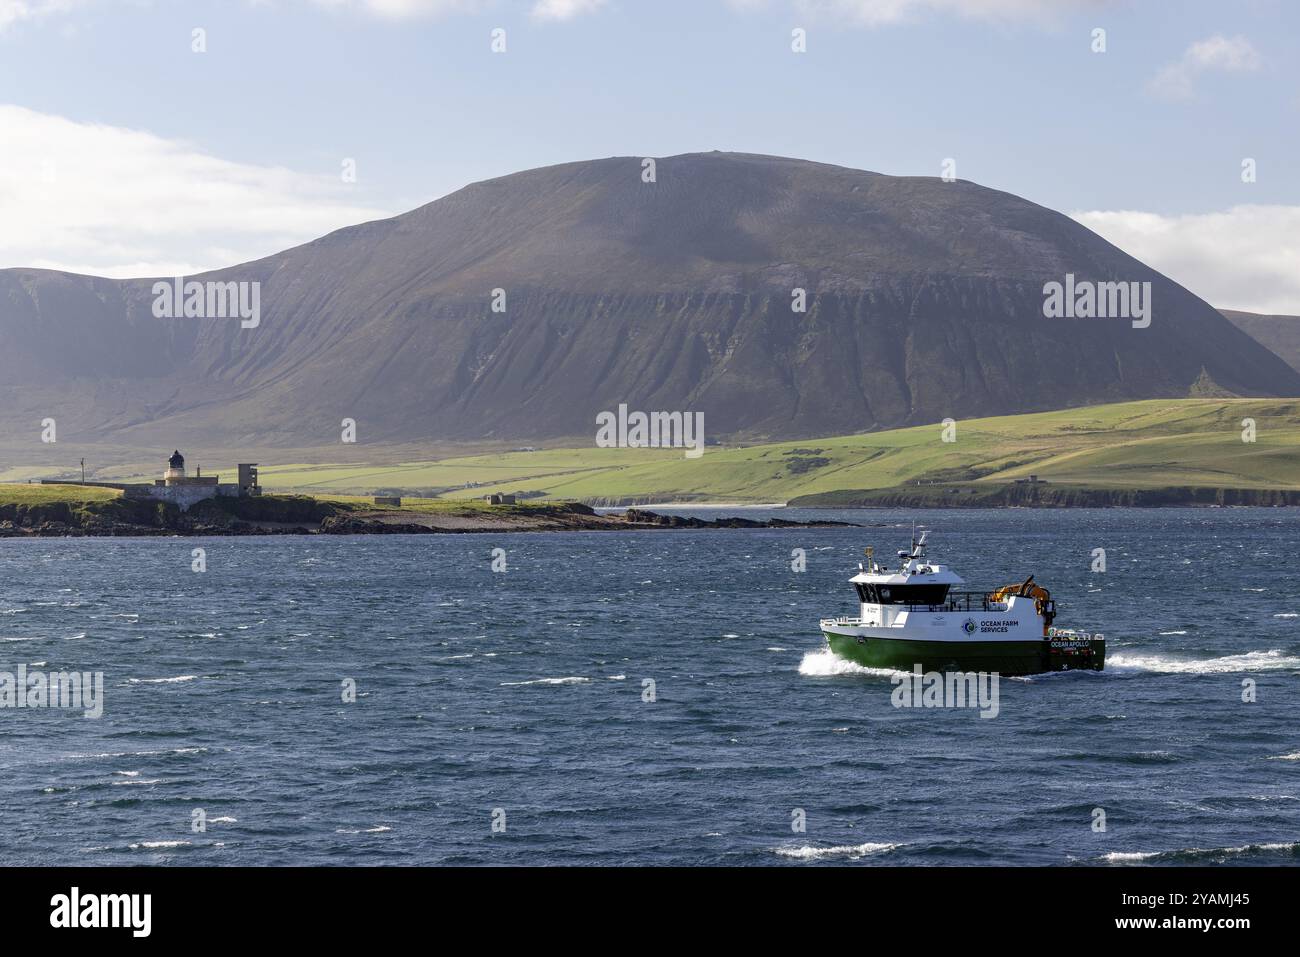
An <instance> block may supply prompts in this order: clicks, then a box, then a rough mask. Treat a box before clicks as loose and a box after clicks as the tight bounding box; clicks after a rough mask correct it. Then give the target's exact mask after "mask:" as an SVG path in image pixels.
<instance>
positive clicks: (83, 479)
mask: <svg viewBox="0 0 1300 957" xmlns="http://www.w3.org/2000/svg"><path fill="white" fill-rule="evenodd" d="M81 484H82V485H85V484H86V460H85V459H82V460H81Z"/></svg>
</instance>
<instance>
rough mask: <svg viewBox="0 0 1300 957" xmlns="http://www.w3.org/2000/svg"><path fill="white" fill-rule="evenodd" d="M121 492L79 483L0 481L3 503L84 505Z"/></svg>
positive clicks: (0, 497)
mask: <svg viewBox="0 0 1300 957" xmlns="http://www.w3.org/2000/svg"><path fill="white" fill-rule="evenodd" d="M121 494H122V493H121V492H119V491H117V490H116V489H111V488H89V487H86V486H81V485H28V484H27V483H25V482H23V483H0V504H3V505H50V504H53V503H55V502H67V503H68V504H69V505H84V504H86V503H87V502H107V501H109V500H110V499H114V498H117V497H118V496H120V495H121Z"/></svg>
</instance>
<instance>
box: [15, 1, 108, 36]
mask: <svg viewBox="0 0 1300 957" xmlns="http://www.w3.org/2000/svg"><path fill="white" fill-rule="evenodd" d="M87 2H89V0H0V30H3V29H4V28H5V27H7V26H9V25H11V24H14V23H18V22H20V21H22V20H39V19H40V18H41V17H45V16H48V15H49V14H51V13H64V12H65V11H67V10H71V9H72V8H73V7H77V6H83V5H85V4H86V3H87Z"/></svg>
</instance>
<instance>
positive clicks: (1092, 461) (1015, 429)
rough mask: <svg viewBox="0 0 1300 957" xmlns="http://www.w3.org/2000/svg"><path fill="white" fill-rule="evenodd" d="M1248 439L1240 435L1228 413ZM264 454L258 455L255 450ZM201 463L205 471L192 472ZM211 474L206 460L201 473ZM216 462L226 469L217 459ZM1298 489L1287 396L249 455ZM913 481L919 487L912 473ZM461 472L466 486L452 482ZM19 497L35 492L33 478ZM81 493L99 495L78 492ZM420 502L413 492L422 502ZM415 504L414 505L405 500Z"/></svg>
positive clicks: (785, 480) (350, 467) (782, 492)
mask: <svg viewBox="0 0 1300 957" xmlns="http://www.w3.org/2000/svg"><path fill="white" fill-rule="evenodd" d="M1246 418H1250V419H1253V420H1254V422H1255V429H1256V440H1255V441H1254V442H1252V443H1247V442H1243V441H1242V429H1243V425H1242V420H1243V419H1246ZM263 458H264V457H263ZM205 471H206V469H205ZM214 471H218V470H214ZM219 471H232V470H231V469H228V468H227V469H221V470H219ZM1031 474H1036V475H1038V476H1039V477H1040V478H1043V479H1046V480H1048V481H1049V482H1050V483H1052V484H1053V485H1062V486H1066V485H1068V486H1071V487H1076V488H1081V489H1088V488H1095V489H1162V488H1187V487H1195V488H1211V489H1214V488H1231V489H1284V490H1296V489H1300V400H1296V399H1177V400H1148V401H1142V402H1125V403H1117V404H1112V405H1101V406H1092V407H1088V408H1083V409H1069V410H1064V411H1059V412H1044V413H1036V414H1032V415H1017V416H999V417H995V418H986V419H971V420H968V421H961V422H958V423H957V432H956V441H955V442H951V443H949V442H944V441H942V436H941V426H940V425H938V424H935V425H927V426H919V427H916V428H908V429H895V430H892V431H888V432H875V433H870V434H864V435H849V436H840V437H835V438H829V439H808V440H803V441H799V442H782V443H776V444H767V445H756V446H749V447H743V448H716V447H710V448H709V449H707V450H706V451H705V454H704V455H703V456H702V457H701V458H697V459H687V458H685V457H684V456H683V454H682V452H681V451H680V450H669V449H598V448H594V447H591V448H583V449H547V450H541V451H535V452H509V453H502V454H495V455H475V456H466V457H459V458H446V459H441V460H438V461H428V462H408V463H403V464H398V465H389V466H366V465H355V464H319V465H277V466H265V465H264V466H263V467H262V469H261V477H262V484H263V486H264V487H266V488H267V490H268V491H277V492H279V491H298V492H307V493H311V494H313V495H316V496H318V497H325V498H330V499H334V500H345V499H346V497H347V496H348V495H349V494H355V493H366V492H371V491H374V490H376V489H401V490H406V495H407V496H408V499H409V496H410V495H412V494H413V493H415V492H417V491H418V492H419V493H420V494H421V495H423V496H425V497H426V499H441V500H460V501H467V500H472V499H476V498H480V497H481V496H483V495H485V494H487V493H489V492H525V493H535V494H537V495H538V496H539V497H545V498H555V499H579V500H583V501H588V502H597V503H600V502H609V503H613V502H620V503H632V502H663V501H681V502H688V501H712V502H785V501H788V500H790V499H792V498H795V497H798V496H806V495H815V494H820V493H827V492H833V491H840V490H845V489H854V490H869V489H889V488H896V487H899V486H910V487H912V488H917V487H926V486H929V485H932V484H933V485H935V486H940V485H954V484H963V485H966V484H969V486H970V487H971V488H972V489H973V490H979V489H984V488H990V487H996V486H1002V485H1005V484H1008V483H1010V482H1012V481H1013V480H1014V479H1017V478H1025V477H1027V476H1029V475H1031ZM918 482H919V483H921V485H920V486H918V485H917V483H918ZM468 483H474V484H473V485H472V486H470V487H466V486H467V484H468ZM10 488H13V489H35V490H36V491H32V492H24V493H22V494H32V495H40V494H49V493H45V492H42V491H40V487H39V486H11V487H10ZM79 494H84V495H87V496H99V495H112V494H113V493H111V492H101V491H99V490H93V489H92V490H83V491H82V492H81V493H79ZM422 501H423V500H422ZM412 504H416V503H414V502H413V503H412Z"/></svg>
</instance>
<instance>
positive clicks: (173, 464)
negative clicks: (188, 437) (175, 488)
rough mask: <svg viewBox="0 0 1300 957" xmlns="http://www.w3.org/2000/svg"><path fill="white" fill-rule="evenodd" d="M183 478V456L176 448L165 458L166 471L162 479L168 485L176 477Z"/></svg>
mask: <svg viewBox="0 0 1300 957" xmlns="http://www.w3.org/2000/svg"><path fill="white" fill-rule="evenodd" d="M183 478H185V456H183V455H181V453H180V450H179V449H177V450H176V451H175V452H173V453H172V457H171V458H169V459H168V460H167V471H166V472H164V473H163V481H164V482H166V483H167V484H168V485H170V484H171V483H172V482H174V481H175V480H176V479H183Z"/></svg>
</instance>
